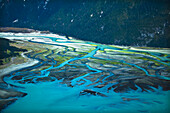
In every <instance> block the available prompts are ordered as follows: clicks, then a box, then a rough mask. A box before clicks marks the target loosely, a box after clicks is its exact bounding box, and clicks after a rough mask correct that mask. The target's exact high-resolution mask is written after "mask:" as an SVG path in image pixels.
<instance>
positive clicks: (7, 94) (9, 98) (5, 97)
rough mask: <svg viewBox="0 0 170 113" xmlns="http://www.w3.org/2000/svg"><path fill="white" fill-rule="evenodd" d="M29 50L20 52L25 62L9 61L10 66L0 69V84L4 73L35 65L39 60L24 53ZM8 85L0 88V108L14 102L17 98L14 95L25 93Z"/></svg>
mask: <svg viewBox="0 0 170 113" xmlns="http://www.w3.org/2000/svg"><path fill="white" fill-rule="evenodd" d="M29 52H31V51H27V52H23V53H21V56H22V57H23V58H24V59H26V60H27V62H25V63H21V64H13V63H10V64H11V65H10V66H8V67H6V68H3V69H0V83H1V84H3V83H4V81H3V77H4V76H5V75H8V74H9V73H10V72H12V71H16V70H19V69H22V68H26V67H29V66H33V65H35V64H37V63H38V62H39V61H38V60H35V59H30V58H28V57H27V56H26V55H25V54H26V53H29ZM10 87H11V86H8V88H7V89H6V88H5V89H4V88H2V87H1V88H0V98H1V99H0V110H1V109H4V108H5V107H7V106H8V105H9V104H12V103H13V102H15V101H16V100H17V98H16V97H24V96H26V95H27V94H26V93H23V92H19V91H16V90H14V89H13V88H10Z"/></svg>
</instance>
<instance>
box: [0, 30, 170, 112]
mask: <svg viewBox="0 0 170 113" xmlns="http://www.w3.org/2000/svg"><path fill="white" fill-rule="evenodd" d="M11 29H12V28H11ZM11 29H10V32H9V31H8V30H6V31H1V32H0V37H2V38H4V39H5V40H6V39H8V40H10V42H9V46H10V47H14V48H18V49H19V50H21V51H18V54H20V55H18V56H12V57H11V59H10V60H9V62H8V64H4V65H6V66H4V67H3V66H1V67H2V68H1V69H0V74H1V81H0V85H1V87H0V92H1V93H0V105H1V106H2V107H1V111H2V112H4V113H9V112H28V113H31V112H104V113H105V112H118V113H119V112H126V111H127V110H128V111H129V112H134V113H136V112H146V113H147V112H163V111H164V112H165V113H166V112H168V111H169V108H168V105H169V101H168V97H169V90H170V87H169V84H170V74H169V73H170V72H169V71H170V54H169V53H170V49H169V48H152V47H129V46H128V47H126V46H117V45H104V44H99V43H94V42H88V41H82V40H76V39H74V38H72V37H67V38H66V36H60V35H57V34H52V33H49V32H40V31H36V30H32V32H25V30H26V29H24V32H21V31H19V32H18V30H19V29H17V32H15V31H11ZM13 30H16V28H15V29H13ZM29 31H30V30H29ZM8 53H9V52H8ZM15 53H17V52H15ZM21 58H22V59H23V60H22V61H21V60H18V59H21ZM15 60H16V61H15ZM18 61H20V62H18ZM3 73H4V74H3ZM21 97H22V98H21ZM11 103H12V104H11ZM9 104H11V105H9Z"/></svg>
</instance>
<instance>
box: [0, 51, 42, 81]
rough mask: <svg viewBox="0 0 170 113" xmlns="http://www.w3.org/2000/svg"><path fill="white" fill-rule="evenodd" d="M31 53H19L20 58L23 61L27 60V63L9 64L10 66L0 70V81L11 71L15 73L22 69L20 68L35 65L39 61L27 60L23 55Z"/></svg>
mask: <svg viewBox="0 0 170 113" xmlns="http://www.w3.org/2000/svg"><path fill="white" fill-rule="evenodd" d="M29 52H31V51H26V52H23V53H21V56H22V57H23V58H25V59H27V62H25V63H21V64H11V65H10V66H8V67H6V68H4V69H0V79H1V81H2V78H3V77H4V76H5V75H7V74H9V73H10V72H12V71H16V70H19V69H22V68H26V67H29V66H33V65H35V64H37V63H38V62H39V61H38V60H36V59H31V58H28V57H27V56H26V55H24V54H25V53H29Z"/></svg>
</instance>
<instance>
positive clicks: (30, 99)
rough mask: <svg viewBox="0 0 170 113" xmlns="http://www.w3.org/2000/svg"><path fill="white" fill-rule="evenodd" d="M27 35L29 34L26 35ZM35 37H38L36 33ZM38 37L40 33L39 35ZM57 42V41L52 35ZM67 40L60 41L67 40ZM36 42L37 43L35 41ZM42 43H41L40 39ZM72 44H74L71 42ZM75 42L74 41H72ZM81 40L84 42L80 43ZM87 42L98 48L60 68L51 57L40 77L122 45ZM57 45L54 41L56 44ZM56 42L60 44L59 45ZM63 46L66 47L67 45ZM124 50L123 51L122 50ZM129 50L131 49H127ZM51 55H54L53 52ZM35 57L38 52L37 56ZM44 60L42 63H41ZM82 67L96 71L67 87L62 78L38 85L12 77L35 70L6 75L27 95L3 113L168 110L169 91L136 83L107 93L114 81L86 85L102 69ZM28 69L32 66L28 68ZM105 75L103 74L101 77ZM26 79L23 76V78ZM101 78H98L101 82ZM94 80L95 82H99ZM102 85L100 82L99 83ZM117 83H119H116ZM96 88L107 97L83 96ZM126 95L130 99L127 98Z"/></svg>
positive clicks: (30, 73)
mask: <svg viewBox="0 0 170 113" xmlns="http://www.w3.org/2000/svg"><path fill="white" fill-rule="evenodd" d="M25 37H26V36H25ZM35 37H36V36H35ZM37 37H39V36H37ZM41 38H50V37H45V36H44V37H43V36H41ZM52 40H53V41H54V42H56V40H55V39H54V38H52ZM66 42H67V43H68V41H66ZM66 42H65V41H64V40H63V41H62V42H61V43H66ZM36 43H37V42H36ZM38 43H39V42H38ZM69 43H72V42H71V41H70V42H69ZM73 43H74V42H73ZM81 43H82V42H81ZM86 43H88V44H95V45H96V48H95V49H94V50H93V51H91V52H90V53H88V54H87V55H85V56H83V57H75V58H72V59H70V60H67V61H65V62H63V63H61V64H60V65H59V66H57V67H53V66H54V65H55V64H56V63H57V62H55V60H54V59H52V62H53V63H51V62H50V64H51V67H49V68H48V69H44V70H41V71H40V72H41V76H37V77H45V76H48V75H49V74H50V70H51V69H59V68H61V67H63V66H65V65H78V64H69V63H70V62H72V61H76V60H81V59H84V58H95V57H94V54H95V53H96V52H97V51H98V50H103V49H113V50H121V49H119V48H114V47H110V46H107V45H102V44H96V43H92V42H86ZM53 45H55V44H53ZM56 45H57V44H56ZM64 47H67V46H66V45H64ZM122 51H124V50H122ZM126 51H128V50H126ZM130 51H133V52H136V51H135V50H130ZM51 54H54V53H53V52H52V53H51ZM152 55H153V56H158V55H156V54H154V53H153V54H152ZM35 56H36V55H35ZM46 58H47V59H48V57H46ZM105 60H114V59H105ZM119 62H122V63H125V64H128V65H131V66H134V67H136V68H138V69H140V70H142V71H143V72H145V74H146V75H147V76H152V77H159V78H160V79H166V80H169V78H168V77H164V76H160V75H150V74H149V73H148V72H147V70H146V69H144V68H142V67H140V66H138V65H135V64H133V63H128V62H126V61H124V60H119ZM159 62H161V63H163V64H167V65H169V64H168V63H165V62H162V61H159ZM43 63H45V62H42V64H43ZM42 64H38V65H36V66H33V67H31V68H37V67H40V66H41V65H42ZM82 65H83V66H85V67H87V68H88V69H89V70H93V71H95V72H90V73H87V74H85V75H83V76H79V77H77V78H75V79H73V80H71V84H72V85H73V86H74V87H67V86H66V85H65V84H61V83H60V82H62V79H61V80H57V79H56V80H55V81H53V82H38V83H35V84H32V83H30V84H20V83H18V82H17V81H15V80H12V79H11V78H12V77H13V76H20V75H24V74H25V75H27V74H28V75H29V76H28V77H32V76H36V75H34V74H33V73H34V72H29V71H26V72H22V70H21V71H17V73H15V74H14V73H11V77H5V78H4V80H5V82H7V83H8V84H12V85H15V86H21V87H22V88H19V87H18V88H16V89H17V90H19V91H22V92H26V93H27V94H28V95H27V96H25V97H22V98H18V100H17V101H16V102H15V103H13V104H11V105H10V106H8V107H7V108H6V109H4V110H3V113H53V112H54V113H56V112H58V113H60V112H62V113H63V112H67V113H75V112H77V113H83V112H84V113H94V112H95V113H109V112H110V113H113V112H115V113H126V112H127V111H128V112H129V113H137V112H141V113H155V112H162V113H168V110H169V108H168V107H169V106H168V105H169V94H170V92H169V91H162V88H161V87H159V88H158V89H156V88H153V87H152V89H154V92H151V91H148V92H142V89H141V88H140V87H139V86H136V87H137V88H138V89H137V90H136V91H133V90H132V91H129V92H127V93H116V92H114V91H109V92H106V89H108V88H109V87H110V86H112V85H113V84H107V85H106V86H105V87H104V88H102V89H99V88H94V87H92V86H89V87H87V85H88V84H91V83H92V82H91V81H90V80H87V79H85V78H84V77H86V76H88V75H90V74H95V73H100V72H101V70H98V69H95V68H92V67H90V66H88V65H86V64H82ZM28 70H29V68H28ZM111 76H114V74H113V73H110V75H109V76H106V77H105V78H104V79H103V82H105V81H104V80H105V79H107V78H109V77H111ZM101 77H102V76H101ZM81 79H83V80H84V81H86V82H85V84H83V85H80V86H78V85H75V84H76V83H77V81H79V80H81ZM22 80H24V77H23V79H22ZM98 80H99V78H98V79H97V80H96V81H98ZM96 81H95V82H96ZM99 84H100V83H99ZM115 84H117V83H115ZM87 88H88V89H93V90H95V91H98V92H100V93H103V94H106V95H107V96H108V97H101V96H94V95H83V96H80V92H81V91H82V90H84V89H87ZM127 98H129V99H131V100H127Z"/></svg>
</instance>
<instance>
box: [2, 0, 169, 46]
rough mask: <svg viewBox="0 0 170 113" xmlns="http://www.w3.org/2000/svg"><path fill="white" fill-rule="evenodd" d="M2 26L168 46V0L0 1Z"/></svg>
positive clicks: (80, 37)
mask: <svg viewBox="0 0 170 113" xmlns="http://www.w3.org/2000/svg"><path fill="white" fill-rule="evenodd" d="M0 16H1V17H0V26H1V27H27V28H33V29H38V30H49V31H52V32H54V33H59V34H64V35H68V36H73V37H75V38H79V39H83V40H90V41H94V42H99V43H105V44H118V45H128V46H152V47H170V44H169V43H170V33H169V32H170V31H169V29H170V22H169V18H170V5H169V0H133V1H132V0H1V2H0Z"/></svg>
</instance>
